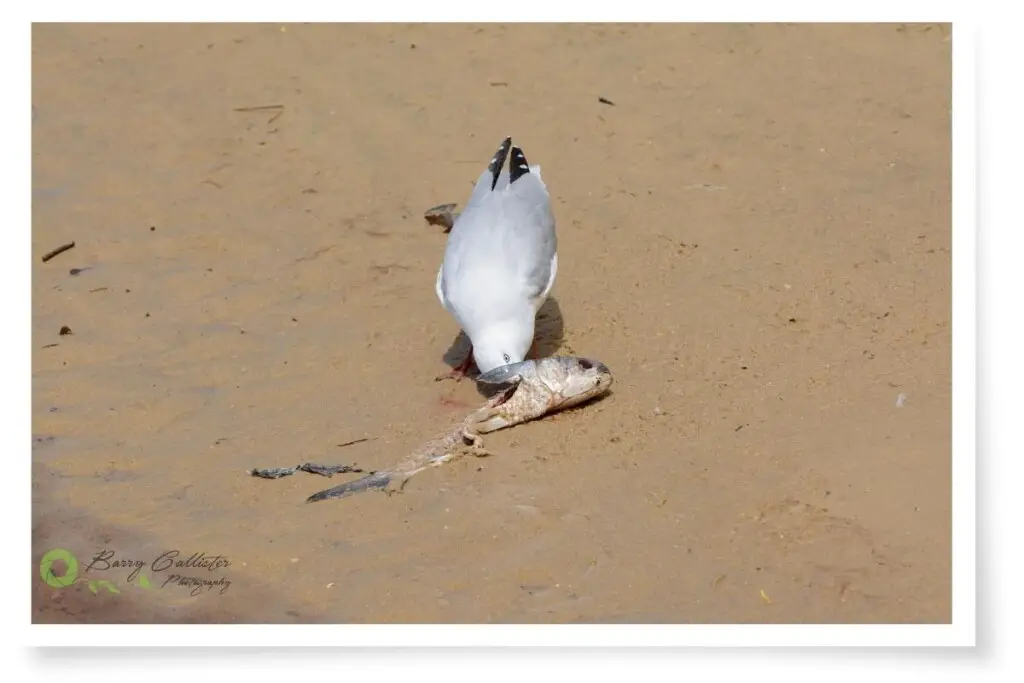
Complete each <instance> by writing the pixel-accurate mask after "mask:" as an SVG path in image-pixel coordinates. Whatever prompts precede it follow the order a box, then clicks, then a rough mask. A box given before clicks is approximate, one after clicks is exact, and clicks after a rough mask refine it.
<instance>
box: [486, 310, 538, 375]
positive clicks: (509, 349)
mask: <svg viewBox="0 0 1024 683" xmlns="http://www.w3.org/2000/svg"><path fill="white" fill-rule="evenodd" d="M529 313H530V315H528V316H527V315H522V316H518V317H515V318H510V319H508V320H503V321H501V322H497V323H492V324H491V325H488V326H487V327H485V328H484V329H483V330H481V331H480V332H478V333H477V334H476V335H475V336H474V337H473V360H474V361H476V366H477V367H478V368H479V369H480V372H481V373H484V372H489V371H491V370H493V369H494V368H500V367H501V366H502V365H508V364H509V363H518V362H519V361H521V360H523V359H524V358H526V353H527V352H528V351H529V350H530V345H531V344H533V324H534V316H533V310H532V309H531V310H530V311H529Z"/></svg>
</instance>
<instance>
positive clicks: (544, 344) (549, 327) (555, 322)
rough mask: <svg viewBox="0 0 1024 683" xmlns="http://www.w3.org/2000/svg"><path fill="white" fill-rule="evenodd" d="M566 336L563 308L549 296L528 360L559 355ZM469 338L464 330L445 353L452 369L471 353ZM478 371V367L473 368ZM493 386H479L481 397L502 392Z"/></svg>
mask: <svg viewBox="0 0 1024 683" xmlns="http://www.w3.org/2000/svg"><path fill="white" fill-rule="evenodd" d="M564 336H565V318H564V317H563V316H562V307H561V306H560V305H559V304H558V299H556V298H555V297H554V296H549V297H548V300H547V301H545V302H544V304H543V305H542V306H541V307H540V310H539V311H537V322H536V326H535V327H534V330H533V348H531V349H530V352H529V354H528V356H527V357H528V358H534V359H536V358H547V357H548V356H553V355H555V354H556V353H558V350H559V349H561V348H562V341H563V339H564ZM469 347H470V344H469V337H468V336H466V333H465V332H463V331H462V330H459V333H458V334H457V335H456V336H455V339H454V340H452V343H451V346H449V347H448V350H447V351H445V353H444V355H443V356H442V357H441V360H443V361H444V363H445V364H446V365H447V366H448V367H450V368H455V367H457V366H458V365H459V364H460V363H462V361H464V360H465V359H466V355H467V354H468V353H469ZM473 370H474V372H475V371H477V368H476V366H475V365H474V367H473ZM500 390H501V389H500V388H495V387H494V386H492V385H484V384H477V391H479V392H480V395H481V396H485V397H487V398H490V397H491V396H493V395H494V394H495V393H497V392H498V391H500Z"/></svg>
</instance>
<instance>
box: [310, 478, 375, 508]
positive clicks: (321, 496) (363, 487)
mask: <svg viewBox="0 0 1024 683" xmlns="http://www.w3.org/2000/svg"><path fill="white" fill-rule="evenodd" d="M392 477H393V474H392V473H390V472H375V473H373V474H368V475H366V476H365V477H360V478H359V479H356V480H354V481H347V482H345V483H344V484H339V485H338V486H335V487H332V488H329V489H326V490H324V491H320V492H319V493H314V494H313V495H312V496H310V497H309V498H307V499H306V502H307V503H315V502H317V501H318V500H327V499H328V498H347V497H348V496H351V495H354V494H356V493H362V492H363V491H370V490H372V489H377V490H383V489H386V488H387V487H388V484H390V483H391V479H392Z"/></svg>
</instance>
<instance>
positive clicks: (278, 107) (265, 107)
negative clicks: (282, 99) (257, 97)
mask: <svg viewBox="0 0 1024 683" xmlns="http://www.w3.org/2000/svg"><path fill="white" fill-rule="evenodd" d="M234 111H239V112H253V111H276V112H277V113H276V114H274V115H273V116H271V117H270V120H269V121H267V123H273V122H274V121H277V120H278V119H279V118H281V114H283V113H284V105H283V104H262V105H259V106H258V107H235V109H234Z"/></svg>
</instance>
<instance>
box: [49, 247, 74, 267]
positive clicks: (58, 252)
mask: <svg viewBox="0 0 1024 683" xmlns="http://www.w3.org/2000/svg"><path fill="white" fill-rule="evenodd" d="M74 248H75V243H74V242H68V243H67V244H62V245H61V246H59V247H57V248H56V249H54V250H53V251H51V252H48V253H46V254H44V255H43V263H46V262H47V261H49V260H50V259H52V258H53V257H54V256H60V255H61V254H63V253H64V252H65V251H67V250H68V249H74Z"/></svg>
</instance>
